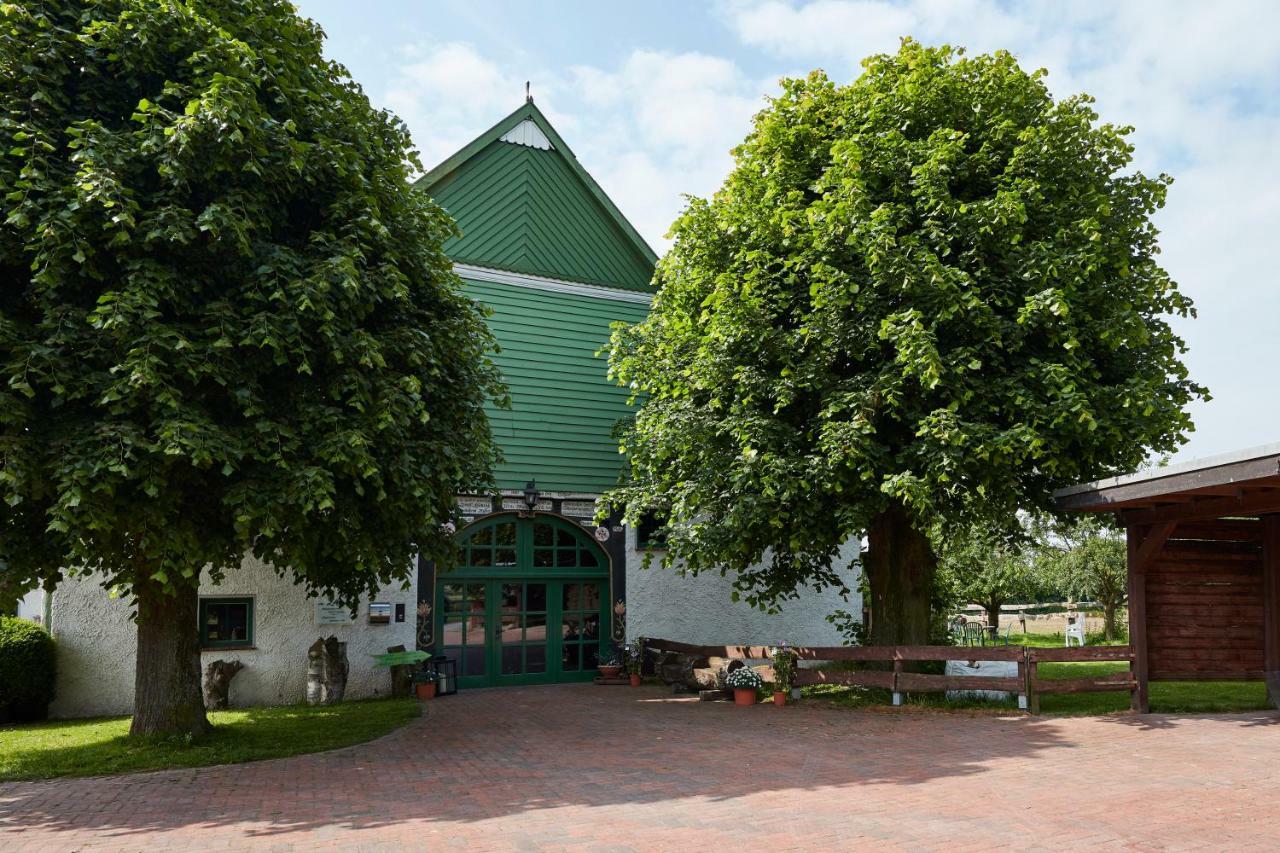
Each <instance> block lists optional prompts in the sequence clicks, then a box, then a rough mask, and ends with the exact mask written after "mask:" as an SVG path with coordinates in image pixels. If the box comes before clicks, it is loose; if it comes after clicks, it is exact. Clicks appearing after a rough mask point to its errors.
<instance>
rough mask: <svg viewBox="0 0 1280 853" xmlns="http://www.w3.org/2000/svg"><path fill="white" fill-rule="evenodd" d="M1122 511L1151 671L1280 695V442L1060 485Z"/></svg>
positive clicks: (1142, 654) (1141, 706)
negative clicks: (1259, 687)
mask: <svg viewBox="0 0 1280 853" xmlns="http://www.w3.org/2000/svg"><path fill="white" fill-rule="evenodd" d="M1054 501H1055V504H1056V505H1057V508H1058V509H1059V510H1061V511H1063V512H1112V513H1115V515H1116V517H1117V518H1118V519H1119V521H1120V524H1122V525H1123V526H1124V527H1125V529H1126V531H1127V535H1128V542H1129V638H1130V642H1131V644H1132V646H1133V653H1134V657H1133V669H1134V675H1135V677H1136V679H1137V681H1138V689H1137V691H1136V692H1135V694H1134V707H1135V708H1136V709H1137V710H1139V711H1142V712H1146V711H1147V709H1148V699H1147V685H1148V682H1150V681H1183V680H1191V679H1200V680H1214V681H1240V680H1251V681H1252V680H1265V681H1266V683H1267V690H1268V693H1269V695H1270V697H1271V701H1272V702H1275V703H1276V704H1277V707H1280V444H1271V445H1267V446H1265V447H1260V448H1255V449H1252V450H1246V451H1241V452H1238V453H1233V454H1228V455H1224V456H1217V457H1212V458H1208V459H1202V460H1197V461H1195V462H1190V463H1187V464H1185V465H1177V466H1170V467H1166V468H1157V469H1153V470H1151V471H1144V472H1142V473H1139V474H1132V475H1129V476H1126V477H1113V478H1110V479H1106V480H1098V481H1096V482H1093V483H1085V484H1082V485H1079V486H1073V487H1071V488H1069V489H1063V490H1061V491H1059V492H1057V493H1056V494H1055V495H1054Z"/></svg>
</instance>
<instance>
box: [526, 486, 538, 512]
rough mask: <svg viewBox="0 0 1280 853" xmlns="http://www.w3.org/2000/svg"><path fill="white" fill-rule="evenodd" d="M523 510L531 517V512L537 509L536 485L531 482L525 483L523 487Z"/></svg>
mask: <svg viewBox="0 0 1280 853" xmlns="http://www.w3.org/2000/svg"><path fill="white" fill-rule="evenodd" d="M524 508H525V513H526V514H527V515H529V516H532V515H533V511H534V510H535V509H537V508H538V485H537V483H536V482H534V481H533V480H530V481H529V482H528V483H525V486H524Z"/></svg>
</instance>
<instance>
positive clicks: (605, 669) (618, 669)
mask: <svg viewBox="0 0 1280 853" xmlns="http://www.w3.org/2000/svg"><path fill="white" fill-rule="evenodd" d="M597 669H598V670H599V672H600V677H601V678H617V677H618V676H619V675H620V674H621V673H622V661H620V660H618V656H617V655H614V656H613V657H611V658H609V659H608V660H605V661H602V662H601V663H600V665H599V666H598V667H597Z"/></svg>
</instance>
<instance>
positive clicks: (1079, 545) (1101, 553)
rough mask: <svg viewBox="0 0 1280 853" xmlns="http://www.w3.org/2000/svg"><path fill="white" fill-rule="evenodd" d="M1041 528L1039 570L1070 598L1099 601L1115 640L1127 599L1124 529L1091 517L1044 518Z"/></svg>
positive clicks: (1108, 633)
mask: <svg viewBox="0 0 1280 853" xmlns="http://www.w3.org/2000/svg"><path fill="white" fill-rule="evenodd" d="M1037 530H1038V538H1039V539H1040V542H1041V548H1040V554H1039V556H1038V558H1037V571H1038V572H1039V573H1040V574H1041V576H1042V577H1044V578H1045V579H1046V582H1047V583H1049V584H1052V586H1053V587H1054V588H1056V589H1059V590H1061V591H1062V592H1064V593H1065V594H1066V595H1067V596H1068V597H1069V598H1071V599H1073V600H1076V601H1082V600H1088V601H1095V602H1097V603H1098V604H1099V605H1100V606H1101V607H1102V613H1103V618H1104V620H1105V621H1106V628H1105V630H1104V631H1103V635H1104V637H1105V638H1106V639H1107V640H1112V639H1115V638H1116V637H1117V636H1118V632H1119V631H1120V630H1121V625H1120V609H1121V608H1122V607H1123V606H1124V603H1125V601H1126V599H1127V598H1128V595H1129V568H1128V548H1127V546H1126V544H1125V540H1124V537H1123V536H1122V534H1121V533H1120V531H1118V530H1116V529H1115V528H1114V527H1110V526H1108V525H1107V524H1106V523H1105V522H1104V521H1103V520H1101V519H1098V518H1094V517H1091V516H1085V517H1045V518H1043V519H1041V520H1040V521H1039V522H1038V523H1037Z"/></svg>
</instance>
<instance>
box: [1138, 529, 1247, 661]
mask: <svg viewBox="0 0 1280 853" xmlns="http://www.w3.org/2000/svg"><path fill="white" fill-rule="evenodd" d="M1145 575H1146V576H1145V584H1144V586H1145V593H1146V601H1145V604H1146V608H1145V609H1146V629H1147V630H1146V644H1147V653H1148V655H1149V658H1148V670H1149V677H1150V678H1151V680H1153V681H1170V680H1183V679H1212V680H1234V679H1257V678H1261V677H1262V672H1263V668H1264V667H1263V646H1264V634H1263V577H1262V525H1261V524H1260V523H1259V522H1258V521H1256V520H1227V521H1216V522H1199V523H1187V524H1180V525H1179V526H1178V527H1177V528H1176V529H1175V530H1174V532H1173V534H1172V535H1171V536H1170V538H1169V539H1168V541H1167V542H1165V544H1164V547H1163V548H1161V549H1160V550H1159V551H1158V552H1157V553H1156V555H1155V556H1154V558H1153V559H1152V561H1151V563H1150V564H1149V566H1148V567H1147V570H1146V573H1145ZM1136 609H1137V610H1138V611H1140V610H1141V608H1136Z"/></svg>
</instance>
